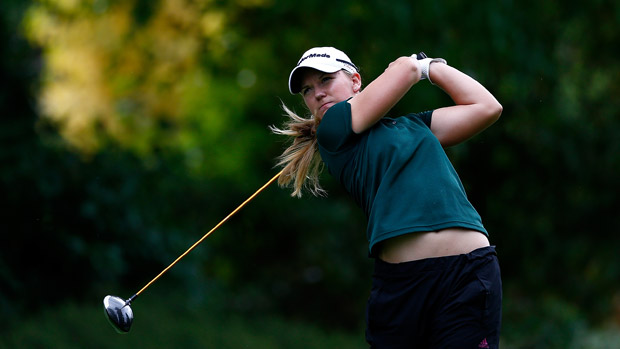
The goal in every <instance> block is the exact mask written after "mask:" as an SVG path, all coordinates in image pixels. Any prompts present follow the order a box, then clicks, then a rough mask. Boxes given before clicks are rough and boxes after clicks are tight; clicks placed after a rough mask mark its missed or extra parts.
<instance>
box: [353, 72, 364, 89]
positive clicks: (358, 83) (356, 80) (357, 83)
mask: <svg viewBox="0 0 620 349" xmlns="http://www.w3.org/2000/svg"><path fill="white" fill-rule="evenodd" d="M351 81H353V92H355V93H358V92H360V91H361V90H362V76H361V75H360V74H359V73H353V75H351Z"/></svg>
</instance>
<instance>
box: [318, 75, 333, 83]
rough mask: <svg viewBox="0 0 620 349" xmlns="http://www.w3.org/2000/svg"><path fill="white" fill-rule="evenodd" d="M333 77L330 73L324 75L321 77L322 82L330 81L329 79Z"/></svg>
mask: <svg viewBox="0 0 620 349" xmlns="http://www.w3.org/2000/svg"><path fill="white" fill-rule="evenodd" d="M331 79H332V77H331V76H329V75H328V76H325V77H323V78H322V79H321V82H322V83H326V82H328V81H329V80H331Z"/></svg>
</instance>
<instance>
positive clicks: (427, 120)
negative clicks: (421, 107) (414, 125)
mask: <svg viewBox="0 0 620 349" xmlns="http://www.w3.org/2000/svg"><path fill="white" fill-rule="evenodd" d="M405 117H407V118H410V119H413V118H418V119H420V120H422V122H424V124H425V125H426V126H427V127H428V128H431V120H432V118H433V110H428V111H424V112H421V113H411V114H407V115H406V116H405Z"/></svg>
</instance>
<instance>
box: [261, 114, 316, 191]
mask: <svg viewBox="0 0 620 349" xmlns="http://www.w3.org/2000/svg"><path fill="white" fill-rule="evenodd" d="M282 109H283V110H284V112H285V113H286V115H287V116H288V118H289V120H288V121H286V122H285V124H284V128H282V129H280V128H277V127H275V126H269V129H270V130H271V131H272V132H273V133H275V134H278V135H283V136H289V137H291V138H292V144H291V145H290V146H289V147H288V148H286V149H285V150H284V152H283V153H282V154H281V155H280V156H278V163H277V166H284V168H283V170H282V175H280V178H278V185H280V186H281V187H292V188H293V193H292V194H291V196H296V197H301V193H302V189H307V190H309V191H310V193H312V194H313V195H315V196H325V195H326V194H327V192H326V191H325V190H324V189H323V188H321V185H320V184H319V176H320V174H321V171H322V170H323V162H322V160H321V156H320V155H319V151H318V145H317V139H316V129H317V127H318V124H319V123H318V121H317V120H316V118H315V117H314V116H312V115H310V116H308V117H307V118H303V117H301V116H299V115H297V114H296V113H295V112H293V111H292V110H290V109H289V108H288V107H287V106H286V105H285V104H284V103H282Z"/></svg>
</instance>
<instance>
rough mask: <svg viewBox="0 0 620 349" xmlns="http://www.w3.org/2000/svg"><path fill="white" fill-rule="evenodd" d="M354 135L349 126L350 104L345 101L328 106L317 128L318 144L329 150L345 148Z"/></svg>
mask: <svg viewBox="0 0 620 349" xmlns="http://www.w3.org/2000/svg"><path fill="white" fill-rule="evenodd" d="M355 135H356V134H355V132H353V127H352V126H351V105H350V104H349V103H348V102H347V101H342V102H340V103H336V104H334V105H333V106H332V107H331V108H329V109H328V110H327V111H326V112H325V115H324V116H323V119H322V120H321V123H320V124H319V127H318V129H317V140H318V143H319V145H320V146H321V147H323V148H325V149H326V150H328V151H331V152H335V151H338V150H342V149H344V148H346V147H347V144H348V143H349V142H350V141H351V139H353V138H354V137H355Z"/></svg>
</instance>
